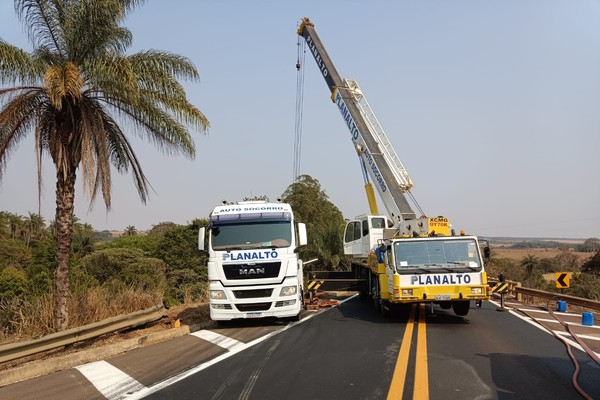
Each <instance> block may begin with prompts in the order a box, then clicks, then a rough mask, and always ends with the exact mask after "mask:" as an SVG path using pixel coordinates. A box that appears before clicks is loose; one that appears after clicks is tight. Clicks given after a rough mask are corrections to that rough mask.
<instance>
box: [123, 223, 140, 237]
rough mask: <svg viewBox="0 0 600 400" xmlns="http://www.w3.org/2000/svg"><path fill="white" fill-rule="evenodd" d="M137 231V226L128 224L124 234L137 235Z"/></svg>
mask: <svg viewBox="0 0 600 400" xmlns="http://www.w3.org/2000/svg"><path fill="white" fill-rule="evenodd" d="M137 233H138V232H137V229H135V226H133V225H127V226H126V227H125V231H123V235H125V236H135V235H137Z"/></svg>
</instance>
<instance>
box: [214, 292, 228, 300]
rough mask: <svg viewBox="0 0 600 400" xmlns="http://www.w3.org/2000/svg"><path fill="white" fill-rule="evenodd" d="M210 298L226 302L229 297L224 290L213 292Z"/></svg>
mask: <svg viewBox="0 0 600 400" xmlns="http://www.w3.org/2000/svg"><path fill="white" fill-rule="evenodd" d="M210 298H211V299H212V300H225V299H227V296H226V295H225V291H224V290H211V291H210Z"/></svg>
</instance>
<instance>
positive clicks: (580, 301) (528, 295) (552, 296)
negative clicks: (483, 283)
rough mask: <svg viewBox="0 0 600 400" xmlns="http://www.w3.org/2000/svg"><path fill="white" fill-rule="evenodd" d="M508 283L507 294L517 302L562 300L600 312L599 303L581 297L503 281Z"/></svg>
mask: <svg viewBox="0 0 600 400" xmlns="http://www.w3.org/2000/svg"><path fill="white" fill-rule="evenodd" d="M489 283H490V284H491V285H490V286H492V285H493V286H496V285H497V284H498V283H499V282H498V281H497V280H494V279H490V280H489ZM504 283H508V288H507V293H508V295H509V296H512V297H514V298H515V299H516V300H517V301H519V302H523V303H533V302H535V299H543V300H563V301H566V302H567V303H568V304H570V305H573V306H577V307H582V308H587V309H590V310H594V311H600V301H596V300H590V299H586V298H583V297H576V296H570V295H567V294H564V293H556V292H546V291H544V290H538V289H530V288H526V287H522V286H521V283H520V282H515V281H508V280H507V281H505V282H504Z"/></svg>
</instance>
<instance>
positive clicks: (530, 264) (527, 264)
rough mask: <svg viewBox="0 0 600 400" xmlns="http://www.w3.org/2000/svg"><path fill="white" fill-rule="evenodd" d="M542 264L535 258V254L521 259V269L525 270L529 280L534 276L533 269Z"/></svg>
mask: <svg viewBox="0 0 600 400" xmlns="http://www.w3.org/2000/svg"><path fill="white" fill-rule="evenodd" d="M539 263H540V259H539V258H537V257H536V256H534V255H533V254H527V255H526V256H525V257H523V258H522V259H521V262H520V264H521V267H523V268H525V274H526V275H527V279H531V276H532V275H533V269H534V268H535V267H537V266H538V265H539Z"/></svg>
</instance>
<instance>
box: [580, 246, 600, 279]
mask: <svg viewBox="0 0 600 400" xmlns="http://www.w3.org/2000/svg"><path fill="white" fill-rule="evenodd" d="M581 271H582V272H585V273H588V274H594V275H598V276H600V251H598V252H597V253H596V254H594V255H593V256H592V257H590V258H589V259H588V260H587V261H586V262H584V263H583V265H582V266H581Z"/></svg>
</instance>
